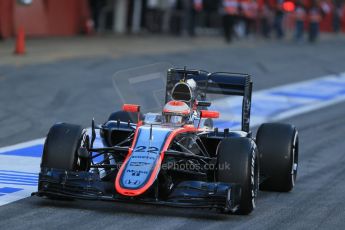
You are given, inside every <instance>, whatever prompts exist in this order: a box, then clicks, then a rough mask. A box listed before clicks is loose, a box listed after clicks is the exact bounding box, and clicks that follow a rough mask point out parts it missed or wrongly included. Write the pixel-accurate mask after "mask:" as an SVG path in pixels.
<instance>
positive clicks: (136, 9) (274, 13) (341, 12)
mask: <svg viewBox="0 0 345 230" xmlns="http://www.w3.org/2000/svg"><path fill="white" fill-rule="evenodd" d="M313 23H318V24H319V29H320V31H321V32H332V33H337V32H341V31H345V5H344V0H72V1H70V0H59V1H55V0H1V1H0V37H1V38H2V39H6V38H11V37H14V36H16V34H17V33H18V30H19V29H20V28H23V29H24V31H25V34H26V35H28V36H30V37H42V36H44V37H48V36H75V35H79V34H86V35H92V34H95V33H97V34H102V33H115V34H138V33H155V34H171V35H175V36H180V35H190V36H198V35H205V34H225V33H226V34H225V38H226V40H227V41H230V40H231V39H232V37H237V38H243V37H247V36H250V35H255V36H262V37H265V38H270V37H277V38H283V37H284V35H285V34H286V33H289V32H290V33H295V34H296V35H295V38H296V39H300V38H299V36H301V35H299V34H300V33H301V31H306V32H308V31H309V30H312V29H313ZM314 29H315V28H314ZM232 33H233V36H232ZM298 33H299V34H298ZM229 34H230V35H229ZM315 36H316V35H315Z"/></svg>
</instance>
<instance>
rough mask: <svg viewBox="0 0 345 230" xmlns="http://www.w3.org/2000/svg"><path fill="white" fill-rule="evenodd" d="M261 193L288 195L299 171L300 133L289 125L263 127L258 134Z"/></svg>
mask: <svg viewBox="0 0 345 230" xmlns="http://www.w3.org/2000/svg"><path fill="white" fill-rule="evenodd" d="M256 143H257V146H258V149H259V156H260V166H261V167H260V174H261V175H262V177H263V178H264V181H263V183H262V184H261V185H260V189H262V190H270V191H278V192H289V191H291V190H292V189H293V187H294V186H295V181H296V177H297V170H298V154H299V153H298V131H297V129H296V128H295V127H294V126H292V125H290V124H282V123H266V124H262V125H261V126H260V127H259V129H258V132H257V135H256Z"/></svg>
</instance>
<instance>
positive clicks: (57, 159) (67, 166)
mask: <svg viewBox="0 0 345 230" xmlns="http://www.w3.org/2000/svg"><path fill="white" fill-rule="evenodd" d="M83 136H84V130H83V129H82V127H81V126H79V125H72V124H67V123H58V124H55V125H53V126H52V127H51V128H50V130H49V133H48V135H47V138H46V141H45V143H44V147H43V155H42V162H41V167H45V168H56V169H64V170H68V171H73V170H77V168H78V149H79V147H80V145H81V141H82V139H83Z"/></svg>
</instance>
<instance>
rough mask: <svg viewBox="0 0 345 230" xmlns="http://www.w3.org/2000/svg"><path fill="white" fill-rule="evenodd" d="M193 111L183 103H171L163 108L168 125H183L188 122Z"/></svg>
mask: <svg viewBox="0 0 345 230" xmlns="http://www.w3.org/2000/svg"><path fill="white" fill-rule="evenodd" d="M190 113H191V109H190V108H189V106H188V105H187V104H186V103H185V102H183V101H175V100H173V101H169V102H168V103H167V104H166V105H165V106H164V108H163V113H162V114H163V116H164V120H165V122H166V123H171V124H175V125H182V124H185V123H186V122H187V121H188V118H189V116H190Z"/></svg>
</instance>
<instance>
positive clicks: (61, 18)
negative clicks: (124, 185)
mask: <svg viewBox="0 0 345 230" xmlns="http://www.w3.org/2000/svg"><path fill="white" fill-rule="evenodd" d="M89 19H90V12H89V5H88V1H87V0H72V1H71V0H58V1H57V0H34V1H32V4H31V5H29V6H23V5H20V4H18V3H17V2H16V1H15V0H0V37H3V38H7V37H13V36H15V35H16V31H17V28H18V27H20V26H23V27H24V28H25V33H26V35H27V36H70V35H75V34H78V33H80V32H82V31H84V30H85V25H86V22H87V21H88V20H89Z"/></svg>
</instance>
